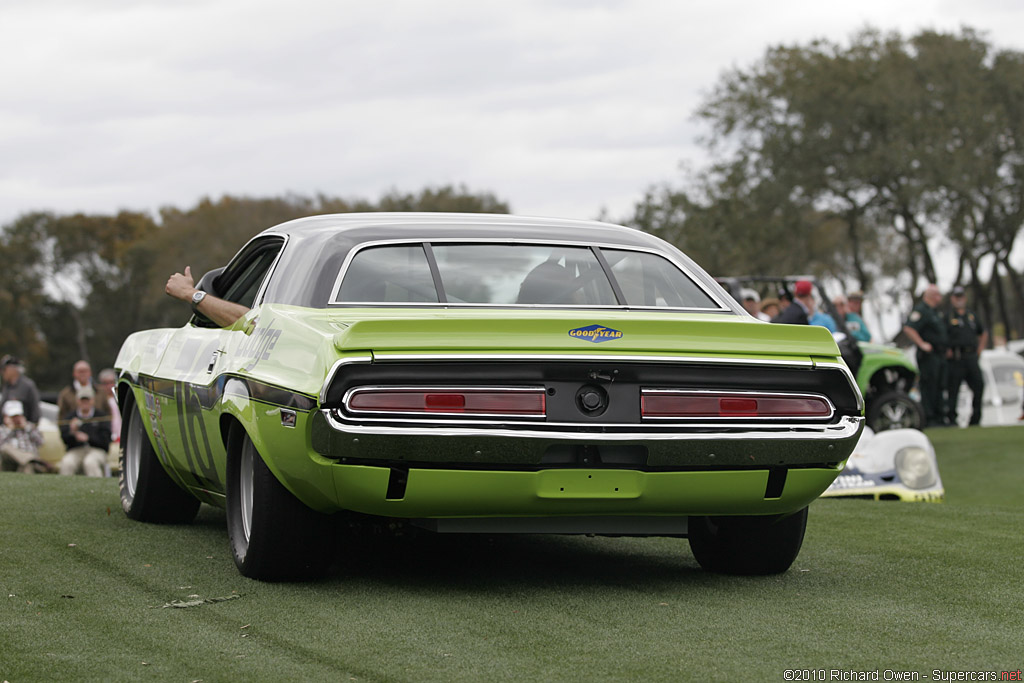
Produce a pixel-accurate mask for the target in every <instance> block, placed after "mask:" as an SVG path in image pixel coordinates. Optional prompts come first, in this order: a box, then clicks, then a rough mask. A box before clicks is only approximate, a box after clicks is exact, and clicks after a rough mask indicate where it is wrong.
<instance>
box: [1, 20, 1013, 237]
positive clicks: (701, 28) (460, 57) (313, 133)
mask: <svg viewBox="0 0 1024 683" xmlns="http://www.w3.org/2000/svg"><path fill="white" fill-rule="evenodd" d="M866 25H871V26H873V27H876V28H881V29H883V30H899V31H901V32H902V33H903V34H904V35H911V34H913V33H915V32H917V31H918V30H920V29H923V28H931V29H942V30H948V31H956V30H958V29H959V28H960V27H961V26H964V25H966V26H970V27H972V28H975V29H978V30H980V31H984V32H986V33H987V37H988V39H989V40H990V41H991V42H992V43H994V44H995V45H997V46H999V47H1006V48H1013V49H1024V3H1022V2H1019V1H1018V0H971V1H970V2H967V1H965V0H958V1H956V2H949V1H930V2H929V1H921V2H901V1H900V0H883V1H878V0H858V1H857V2H846V3H838V2H822V1H821V0H813V1H804V0H776V1H775V2H763V1H756V2H754V1H750V2H738V1H732V2H730V1H727V0H712V1H705V0H692V1H691V0H649V1H648V0H605V1H603V2H584V1H582V0H580V1H575V0H503V1H501V2H491V1H489V0H420V1H413V0H369V1H367V0H360V1H359V2H355V1H348V0H315V1H306V0H290V1H289V2H282V1H281V0H269V1H265V0H167V1H164V2H161V1H158V0H152V1H144V0H66V1H63V0H2V2H0V59H2V61H0V63H2V64H3V67H2V69H0V224H5V223H8V222H10V221H11V220H13V219H14V218H16V217H17V216H19V215H20V214H22V213H24V212H27V211H31V210H53V211H57V212H60V213H71V212H75V211H86V212H93V213H113V212H116V211H117V210H119V209H131V210H143V211H153V210H156V209H157V208H159V207H161V206H166V205H170V206H175V207H178V208H188V207H190V206H192V205H193V204H195V202H196V201H198V200H199V199H200V198H201V197H204V196H209V197H219V196H221V195H222V194H225V193H228V194H234V195H248V196H280V195H283V194H285V193H289V192H291V193H297V194H302V195H314V194H317V193H324V194H327V195H331V196H342V197H362V198H367V199H371V200H376V199H378V198H379V197H380V195H381V194H382V193H384V192H386V191H388V190H390V189H398V190H400V191H404V192H415V191H418V190H420V189H422V188H424V187H426V186H437V185H444V184H450V183H451V184H458V183H464V184H466V185H467V186H468V187H469V188H470V189H471V190H473V191H491V192H494V193H495V194H496V195H497V196H498V197H499V198H501V199H504V200H506V201H508V202H509V203H510V204H511V206H512V209H513V210H514V211H516V212H517V213H523V214H531V215H557V216H567V217H576V218H591V217H595V216H596V215H597V214H598V213H599V212H600V211H601V210H602V208H604V209H607V210H608V212H609V214H610V215H611V216H612V217H615V218H619V217H622V216H623V215H625V214H627V213H628V212H629V210H630V208H631V207H632V206H633V204H634V203H635V202H636V201H638V200H639V199H640V198H641V197H642V195H643V192H644V190H645V189H646V188H647V187H649V186H650V185H652V184H655V183H662V182H672V181H675V180H677V179H678V178H679V177H680V176H679V170H678V169H679V164H680V162H682V161H686V160H690V161H691V162H692V161H697V162H698V163H699V162H700V161H701V160H702V158H701V154H702V152H701V148H700V147H699V146H698V144H697V142H696V138H697V137H698V136H699V135H700V134H702V133H703V132H706V131H704V130H703V129H702V128H701V127H700V126H699V124H698V123H696V122H695V121H694V120H693V119H692V114H693V112H694V110H695V108H696V107H697V105H698V104H699V102H700V101H701V98H702V96H703V95H705V94H706V93H707V92H708V91H709V90H710V89H711V88H712V86H713V85H714V84H715V82H716V81H717V80H718V78H719V76H720V75H721V74H722V72H723V71H724V70H726V69H729V68H731V67H735V66H740V67H746V66H749V65H750V64H752V63H753V62H754V61H756V60H757V59H758V58H759V57H761V56H762V55H763V54H764V51H765V49H766V48H767V47H769V46H770V45H776V44H780V43H781V44H794V43H801V44H802V43H806V42H808V41H810V40H811V39H813V38H818V37H823V38H828V39H830V40H833V41H841V42H845V41H847V39H848V38H849V37H850V36H851V35H852V34H853V33H854V32H855V31H857V30H858V29H860V28H863V27H864V26H866Z"/></svg>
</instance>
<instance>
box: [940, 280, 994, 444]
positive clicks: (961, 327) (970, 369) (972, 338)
mask: <svg viewBox="0 0 1024 683" xmlns="http://www.w3.org/2000/svg"><path fill="white" fill-rule="evenodd" d="M949 302H950V305H951V308H950V310H949V313H948V314H947V315H946V333H947V335H948V336H949V351H948V353H947V354H946V357H947V361H946V363H947V367H948V372H949V384H948V387H947V391H948V392H949V394H948V396H949V397H948V399H947V400H948V401H949V405H948V406H947V410H948V413H947V414H948V416H949V420H950V422H951V423H955V422H956V405H957V398H958V396H959V394H960V385H961V384H962V383H963V382H964V380H966V381H967V386H969V387H970V388H971V392H973V394H974V399H973V402H972V404H971V424H972V425H976V424H978V423H980V422H981V395H982V392H983V391H984V390H985V379H984V378H983V377H982V375H981V368H980V367H979V366H978V356H980V355H981V352H982V351H983V350H984V349H985V346H986V345H988V331H987V330H986V329H985V328H984V326H983V325H982V324H981V321H980V320H978V318H977V317H976V316H975V315H974V313H972V312H970V311H969V310H967V294H966V292H964V288H963V287H960V286H957V287H954V288H953V291H952V292H950V295H949Z"/></svg>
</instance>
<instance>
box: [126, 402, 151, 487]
mask: <svg viewBox="0 0 1024 683" xmlns="http://www.w3.org/2000/svg"><path fill="white" fill-rule="evenodd" d="M129 419H130V420H131V423H130V424H129V425H128V443H126V444H125V446H124V482H125V486H126V487H127V488H128V497H129V498H131V499H134V498H135V490H136V489H137V488H138V485H139V461H140V460H141V459H142V439H144V438H145V436H146V435H145V434H143V433H142V432H143V427H142V418H141V417H139V411H138V410H133V411H132V416H131V418H129Z"/></svg>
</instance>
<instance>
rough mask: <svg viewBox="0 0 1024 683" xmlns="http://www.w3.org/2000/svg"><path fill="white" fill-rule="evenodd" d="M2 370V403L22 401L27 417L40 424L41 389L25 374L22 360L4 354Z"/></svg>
mask: <svg viewBox="0 0 1024 683" xmlns="http://www.w3.org/2000/svg"><path fill="white" fill-rule="evenodd" d="M0 372H2V376H3V384H4V388H3V392H2V393H0V405H3V404H6V403H7V402H8V401H21V408H22V410H23V411H24V414H25V419H26V420H27V421H28V422H31V423H32V424H34V425H37V424H39V389H37V388H36V383H35V382H33V381H32V380H31V379H29V378H28V377H26V376H25V368H24V367H23V366H22V364H21V361H20V360H18V359H17V358H15V357H14V356H11V355H7V356H4V357H3V358H2V359H0Z"/></svg>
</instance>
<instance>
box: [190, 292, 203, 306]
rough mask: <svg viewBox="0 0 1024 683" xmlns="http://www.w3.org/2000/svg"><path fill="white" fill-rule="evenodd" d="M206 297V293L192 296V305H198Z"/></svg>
mask: <svg viewBox="0 0 1024 683" xmlns="http://www.w3.org/2000/svg"><path fill="white" fill-rule="evenodd" d="M205 296H206V292H196V293H195V294H193V295H192V304H193V305H196V304H198V303H199V302H200V301H202V300H203V298H204V297H205Z"/></svg>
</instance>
